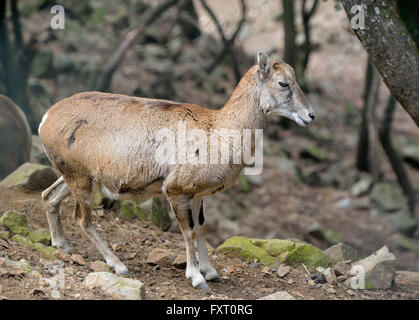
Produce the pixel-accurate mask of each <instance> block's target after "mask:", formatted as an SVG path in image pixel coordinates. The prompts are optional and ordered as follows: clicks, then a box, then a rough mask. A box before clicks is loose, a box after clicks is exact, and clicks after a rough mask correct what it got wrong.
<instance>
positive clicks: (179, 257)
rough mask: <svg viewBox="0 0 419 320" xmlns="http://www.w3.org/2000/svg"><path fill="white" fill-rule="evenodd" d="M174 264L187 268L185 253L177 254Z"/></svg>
mask: <svg viewBox="0 0 419 320" xmlns="http://www.w3.org/2000/svg"><path fill="white" fill-rule="evenodd" d="M173 266H174V267H175V268H178V269H185V268H186V255H185V254H183V253H182V254H179V255H177V257H176V259H175V261H174V262H173Z"/></svg>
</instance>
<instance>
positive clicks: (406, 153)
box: [403, 145, 419, 169]
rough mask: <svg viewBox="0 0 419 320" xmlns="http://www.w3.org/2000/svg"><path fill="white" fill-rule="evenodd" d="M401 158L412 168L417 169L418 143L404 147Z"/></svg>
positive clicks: (418, 163)
mask: <svg viewBox="0 0 419 320" xmlns="http://www.w3.org/2000/svg"><path fill="white" fill-rule="evenodd" d="M403 159H404V161H406V162H407V163H409V164H410V165H411V166H412V167H413V168H416V169H419V145H410V146H407V147H406V148H404V149H403Z"/></svg>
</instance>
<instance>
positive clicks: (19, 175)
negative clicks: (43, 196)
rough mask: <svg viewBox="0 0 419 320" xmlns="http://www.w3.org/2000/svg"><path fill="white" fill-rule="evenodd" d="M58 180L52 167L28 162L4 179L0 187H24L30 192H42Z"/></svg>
mask: <svg viewBox="0 0 419 320" xmlns="http://www.w3.org/2000/svg"><path fill="white" fill-rule="evenodd" d="M57 178H58V176H57V174H56V173H55V171H54V170H53V169H52V168H51V167H49V166H44V165H42V164H37V163H29V162H26V163H24V164H22V165H21V166H20V167H19V168H17V169H16V170H15V171H13V172H12V173H11V174H9V175H8V176H7V177H6V178H4V180H2V181H1V182H0V187H3V188H12V187H15V186H22V187H24V188H26V189H28V190H30V191H40V190H45V189H46V188H48V187H49V186H50V185H51V184H52V183H54V182H55V181H56V180H57Z"/></svg>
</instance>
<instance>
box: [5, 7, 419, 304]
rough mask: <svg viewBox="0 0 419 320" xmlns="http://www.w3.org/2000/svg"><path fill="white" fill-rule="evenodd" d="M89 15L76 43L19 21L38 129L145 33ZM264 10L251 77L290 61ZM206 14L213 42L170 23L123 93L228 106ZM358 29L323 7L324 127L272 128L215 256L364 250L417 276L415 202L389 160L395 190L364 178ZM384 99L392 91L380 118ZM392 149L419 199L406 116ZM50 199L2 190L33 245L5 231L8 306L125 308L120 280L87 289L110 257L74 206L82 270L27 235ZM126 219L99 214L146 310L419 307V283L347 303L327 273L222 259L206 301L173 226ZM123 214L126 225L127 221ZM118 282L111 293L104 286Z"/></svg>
mask: <svg viewBox="0 0 419 320" xmlns="http://www.w3.org/2000/svg"><path fill="white" fill-rule="evenodd" d="M92 3H93V4H94V9H95V11H96V13H95V14H91V15H90V16H89V18H86V19H85V20H77V19H71V18H69V19H68V20H67V27H66V30H65V32H61V33H54V32H51V30H49V27H48V21H49V20H48V17H49V16H50V14H49V12H46V11H44V12H32V11H30V10H31V7H30V6H25V9H24V10H23V12H22V16H23V17H24V18H25V20H24V21H25V24H24V28H25V31H31V32H37V34H39V37H40V39H39V40H40V43H39V49H40V53H39V54H38V55H37V57H36V59H35V61H34V70H32V74H31V77H30V79H29V80H30V82H29V90H30V93H31V101H32V103H33V105H34V106H35V107H36V108H37V110H38V111H37V112H38V113H39V114H40V116H41V115H42V114H43V112H44V111H45V110H46V109H47V108H48V107H50V106H51V105H52V104H53V103H54V102H55V101H57V100H59V99H61V98H63V97H65V96H68V95H70V94H73V93H75V92H79V91H85V90H92V89H93V88H94V85H93V84H94V83H95V80H96V79H97V76H98V74H99V73H100V70H101V68H102V66H103V64H104V62H105V61H106V59H107V57H109V56H110V54H111V52H112V50H113V48H115V46H116V45H117V44H118V43H119V41H120V35H121V34H125V33H126V32H127V31H128V30H130V28H133V27H134V26H135V25H136V22H137V20H138V19H139V17H140V16H141V12H142V11H141V8H134V9H133V10H128V11H127V10H126V8H125V9H124V8H122V7H121V8H119V7H118V5H115V3H116V2H113V4H109V5H108V7H109V10H119V9H121V10H120V14H119V15H118V18H112V16H107V15H106V10H105V11H104V9H103V7H104V6H105V5H104V4H103V3H104V2H102V1H92ZM255 3H256V2H253V1H251V3H249V22H248V24H247V25H246V27H245V28H244V30H243V32H242V33H241V35H240V37H239V41H238V43H237V45H238V46H239V47H240V50H239V53H238V54H246V55H248V61H246V59H243V61H245V62H243V65H242V68H243V71H244V70H245V69H246V68H247V67H248V65H249V64H251V63H252V62H253V61H254V59H253V57H254V54H255V53H256V51H257V50H265V51H266V52H269V53H272V57H275V56H276V57H280V56H282V51H281V50H282V34H283V33H282V23H281V21H280V20H278V15H275V14H272V13H273V12H279V9H280V8H278V7H277V6H278V1H261V2H260V3H261V5H255ZM257 3H258V4H259V1H258V2H257ZM211 5H212V6H213V7H214V11H215V12H216V14H217V15H218V16H219V17H220V19H221V21H222V22H223V26H225V27H226V29H227V30H228V31H231V30H232V28H234V21H237V20H238V19H239V16H238V14H237V12H238V11H237V8H236V7H235V3H234V2H233V1H229V2H227V3H226V2H225V1H221V0H220V1H218V0H214V1H211ZM82 7H83V6H80V7H79V9H80V10H81V9H82ZM124 10H125V11H124ZM198 11H199V14H200V23H201V24H202V25H204V26H206V27H205V30H207V32H208V33H206V34H204V35H203V36H202V37H200V38H199V39H197V40H196V41H194V42H186V43H185V42H182V41H181V40H182V39H181V38H180V37H179V36H178V31H179V30H178V28H172V29H171V26H172V23H173V21H172V20H171V19H172V18H173V17H171V16H170V15H168V16H167V17H166V18H165V19H162V21H161V22H160V23H159V25H158V26H157V27H156V28H157V31H156V28H150V30H148V31H147V39H148V40H147V43H146V42H142V43H138V44H136V45H135V46H134V47H133V48H132V50H130V52H129V53H128V54H127V56H126V59H125V60H124V63H123V64H122V65H121V67H120V68H119V69H118V71H117V72H116V73H115V76H114V81H113V84H112V90H113V91H114V92H118V93H125V94H130V95H138V96H149V97H159V98H169V99H173V100H178V101H187V102H191V103H198V104H201V105H205V106H208V107H218V106H220V105H222V104H223V103H224V102H225V101H226V99H227V98H228V96H229V94H230V93H231V90H232V88H233V84H234V77H233V76H232V72H231V68H230V67H229V61H228V59H227V61H226V62H225V63H224V64H223V65H221V66H220V67H219V68H218V69H217V70H216V71H215V72H214V73H213V74H212V75H210V76H208V75H205V74H202V71H201V69H202V67H203V65H205V63H206V62H207V61H210V60H211V59H213V58H214V55H215V54H216V52H217V50H218V49H220V45H219V43H217V42H216V41H214V39H213V38H211V37H209V36H208V34H211V35H213V36H215V37H216V32H215V29H214V28H213V27H211V23H209V20H208V17H207V16H206V15H205V13H203V12H202V10H201V9H200V8H199V10H198ZM76 13H77V12H76ZM233 13H234V14H233ZM111 18H112V19H111ZM127 21H128V23H127ZM298 24H299V26H300V27H301V24H300V22H298ZM98 25H100V26H102V27H101V28H98ZM348 25H349V24H348V22H347V17H346V16H345V13H344V12H343V10H336V9H335V7H334V2H333V1H326V2H321V4H320V10H319V11H318V13H317V14H316V15H315V17H314V18H313V23H312V28H313V42H314V43H315V44H316V50H315V51H314V52H313V54H312V56H311V60H310V64H309V67H308V70H307V79H308V82H309V84H310V93H309V94H308V98H309V100H310V101H311V103H312V105H313V106H314V108H315V110H316V116H317V117H316V121H315V123H314V124H313V126H311V127H310V128H304V129H301V128H298V127H296V126H294V125H291V126H288V125H284V124H278V122H276V121H273V122H272V123H271V124H270V126H269V128H268V129H267V130H266V132H265V139H264V170H263V173H262V175H261V176H257V177H250V176H249V177H240V178H239V179H238V181H237V183H236V184H235V185H234V186H233V187H232V188H231V189H229V190H227V191H226V192H224V193H221V194H216V195H214V196H212V197H208V198H207V199H205V201H204V208H205V214H206V221H207V241H208V243H209V244H210V245H211V246H212V247H213V248H215V249H216V248H218V247H219V246H220V245H221V244H223V243H224V242H225V241H226V240H227V239H229V238H231V237H233V236H246V237H249V238H261V239H288V238H291V239H299V240H302V241H306V242H307V243H310V244H312V245H314V246H315V247H317V248H319V249H321V250H325V249H327V248H329V247H330V246H332V245H335V244H336V243H340V242H344V243H346V244H349V245H350V246H352V247H353V248H354V249H355V250H357V251H358V253H359V256H360V258H364V257H367V256H369V255H371V254H373V253H374V252H376V251H377V250H379V249H380V248H382V247H383V246H387V247H388V249H389V250H390V252H391V253H392V254H393V255H394V256H395V260H394V265H395V268H396V270H398V271H406V270H408V271H412V272H419V253H418V247H419V233H418V232H419V231H417V230H416V227H417V223H416V221H414V220H413V221H412V219H411V218H410V217H409V215H408V214H406V202H405V199H404V197H403V196H401V194H400V190H399V189H398V188H397V185H396V184H395V176H394V174H393V173H392V170H391V168H390V166H389V164H388V163H387V161H386V158H385V156H384V154H383V153H382V152H381V151H379V156H378V159H377V161H378V164H377V166H379V167H380V168H381V171H382V172H381V173H382V180H383V182H384V183H379V184H376V185H371V183H370V182H369V176H368V175H363V174H360V173H359V172H357V170H356V169H355V168H354V157H355V156H354V155H355V152H356V144H357V134H358V128H359V123H360V109H361V107H362V105H363V102H362V94H363V92H362V90H363V81H364V80H363V79H364V68H365V61H366V54H365V52H364V50H363V48H362V46H361V45H360V43H359V41H358V39H357V38H356V37H355V36H354V35H353V34H352V33H351V31H350V30H349V27H348ZM300 27H299V28H300ZM150 41H151V43H150ZM51 69H52V70H53V72H50V71H51ZM0 89H1V88H0ZM0 91H1V90H0ZM387 95H388V91H387V90H386V89H385V87H384V85H383V86H382V87H381V93H380V97H381V98H380V101H379V106H378V111H377V112H378V114H381V112H382V110H383V108H384V106H385V104H386V99H387ZM393 139H394V141H395V145H396V147H397V148H398V149H399V150H400V154H401V155H402V156H403V158H404V159H405V160H406V169H407V170H408V174H409V177H410V179H411V180H412V182H413V183H414V184H415V187H416V188H418V185H417V182H418V181H419V171H418V170H417V169H418V163H419V160H418V158H419V156H418V151H417V148H418V145H419V136H418V132H417V127H415V125H414V124H413V122H412V120H411V119H410V118H409V117H408V116H407V115H406V113H405V112H404V111H403V110H402V108H398V109H397V110H396V113H395V120H394V123H393ZM33 141H34V146H33V154H32V159H31V162H34V163H43V164H47V165H48V160H47V159H45V156H44V155H43V153H42V147H41V146H40V144H39V139H38V137H37V136H33ZM408 163H409V164H408ZM46 172H49V171H48V170H46ZM50 173H51V172H49V173H47V174H46V175H45V172H44V174H43V175H42V177H44V178H43V179H42V181H41V182H42V183H41V185H42V184H46V185H48V183H50V182H51V180H50V179H51V178H52V175H50ZM388 182H389V183H388ZM39 187H40V186H39V185H38V186H37V187H35V188H34V190H30V189H28V188H22V187H12V188H9V187H8V186H6V185H4V186H2V187H0V215H3V214H4V213H5V212H7V211H8V210H15V211H17V212H20V213H23V214H25V216H26V218H27V229H23V233H22V230H21V231H19V230H17V231H19V232H12V231H10V230H8V229H7V228H6V227H5V226H4V225H2V226H0V297H2V298H5V299H120V298H124V295H123V294H122V293H121V291H118V290H115V288H117V287H119V284H118V285H115V279H112V278H108V279H107V281H105V282H103V284H102V285H104V288H102V289H99V288H90V287H92V286H93V287H94V285H93V284H92V283H94V281H93V280H95V281H97V279H93V278H92V277H90V278H88V280H86V277H88V275H89V274H92V272H95V271H96V272H99V271H107V269H106V267H104V266H103V264H102V263H100V262H98V261H101V257H100V255H99V253H98V252H97V251H96V250H95V249H94V248H93V246H92V245H91V244H90V242H88V241H87V239H86V238H85V237H84V235H83V234H82V233H81V232H80V230H79V228H78V226H77V225H76V224H75V223H74V222H73V220H72V217H71V215H72V210H73V206H74V202H73V200H72V198H71V197H69V198H68V199H66V200H65V201H64V202H63V204H62V208H61V209H62V212H63V213H62V221H63V225H64V231H65V234H66V237H67V238H68V239H69V240H70V245H71V248H72V253H73V254H75V255H74V256H66V255H63V254H60V253H56V252H55V250H54V249H52V248H50V247H48V246H46V247H43V246H42V245H36V246H35V245H34V242H33V241H32V240H31V242H28V241H27V240H25V239H27V236H28V235H27V234H26V233H27V232H29V231H31V232H32V231H36V230H39V229H40V228H41V229H45V230H47V229H48V226H47V221H46V218H45V215H44V212H43V209H42V203H41V199H40V190H39V189H40V188H39ZM44 187H45V186H44ZM119 205H120V208H119V209H118V206H113V207H111V208H110V209H107V208H108V206H105V207H106V208H103V207H102V206H101V205H98V206H97V208H96V210H95V216H94V223H95V225H96V227H97V229H98V232H99V234H100V235H101V237H102V238H103V239H105V240H106V242H107V243H108V244H109V245H110V246H111V247H112V249H113V250H114V251H115V253H116V254H117V255H118V256H119V257H120V258H121V260H122V261H123V262H124V263H125V264H126V265H127V266H128V268H129V270H130V271H131V272H132V274H131V276H130V277H129V278H130V279H135V280H138V281H140V282H141V283H143V285H144V286H141V285H139V283H136V282H135V283H130V284H129V285H128V286H131V288H134V289H130V290H128V291H129V292H130V293H131V294H134V295H137V296H138V297H144V296H146V297H147V298H148V299H259V298H262V297H265V296H268V295H270V294H272V293H275V292H279V291H285V292H286V293H287V294H288V295H290V296H292V297H293V298H295V299H418V298H419V285H418V283H417V281H416V282H415V281H413V280H412V281H407V282H406V281H405V277H403V275H402V274H396V276H395V279H394V281H393V283H392V286H391V287H390V288H389V289H380V290H354V289H348V288H347V287H346V286H345V285H344V282H343V281H336V282H332V283H327V282H326V283H316V282H319V281H317V280H316V279H318V278H315V280H316V281H314V280H313V279H312V276H313V275H315V274H317V273H318V272H316V271H315V270H311V269H310V270H309V271H308V272H307V271H306V270H305V268H304V267H303V266H302V265H301V264H300V265H294V266H292V267H291V268H290V269H289V271H288V270H287V266H288V264H287V263H286V261H285V260H284V261H281V260H280V261H276V262H275V263H274V264H273V265H269V266H267V265H264V264H263V263H261V261H259V260H258V259H257V258H256V260H254V259H253V260H251V261H248V260H246V259H243V257H242V256H239V257H232V256H231V255H230V254H228V252H227V253H221V252H219V251H216V250H214V251H211V258H212V261H213V262H214V266H215V267H216V269H217V270H218V271H219V273H220V276H221V280H222V283H210V284H209V285H210V287H211V289H212V291H211V292H201V291H198V290H195V289H193V288H192V287H191V285H190V281H189V280H186V279H185V276H184V272H185V270H184V269H182V268H183V267H184V263H182V260H183V259H184V256H183V254H184V244H183V239H182V236H181V234H180V232H179V228H178V227H177V226H176V223H173V224H172V226H171V227H170V229H169V231H168V232H163V231H161V230H160V229H159V228H157V227H156V226H155V225H154V224H153V223H152V222H151V221H150V220H149V219H145V220H144V218H145V217H144V216H143V215H142V213H141V211H139V210H137V209H135V208H136V206H137V205H136V204H132V203H131V204H129V203H128V204H127V203H125V204H124V203H122V204H119ZM165 205H166V204H165V203H164V202H163V206H165ZM124 208H126V209H127V210H128V211H129V212H128V213H127V212H126V210H121V209H124ZM134 209H135V210H134ZM418 217H419V211H418V210H417V212H416V219H417V218H418ZM172 218H173V217H172ZM173 221H174V220H173ZM25 230H26V231H25ZM15 231H16V230H15ZM13 233H17V234H18V235H19V236H16V235H14V236H13ZM44 236H45V235H44V234H43V233H42V232H39V233H35V234H31V235H30V236H28V237H29V238H30V239H33V240H34V241H38V240H39V239H40V238H42V239H43V237H44ZM37 237H38V238H37ZM12 238H13V239H12ZM42 241H43V240H42ZM35 243H36V242H35ZM45 244H48V240H45ZM157 249H159V250H161V251H158V252H157V253H159V252H160V258H161V259H160V260H158V263H157V264H156V263H155V262H156V261H154V263H153V262H152V261H151V260H150V259H152V257H153V255H154V257H155V255H156V251H154V252H153V250H157ZM41 251H42V252H43V253H41ZM151 253H153V255H152V256H151V257H150V254H151ZM54 254H55V255H54ZM57 257H58V259H57ZM21 259H24V260H25V262H22V261H21ZM52 259H53V260H52ZM175 260H176V263H175V265H176V266H174V265H173V263H174V262H175ZM19 261H20V262H19ZM255 261H256V262H255ZM284 268H285V269H284ZM284 270H285V271H287V272H285V271H284ZM284 273H285V274H284ZM107 276H109V275H107ZM109 277H110V276H109ZM105 280H106V279H105ZM341 280H342V279H341ZM108 281H111V285H107V283H108ZM112 281H113V282H112ZM320 282H322V281H320ZM112 284H113V285H112ZM288 295H286V294H284V293H282V294H281V297H282V298H290V297H289V296H288Z"/></svg>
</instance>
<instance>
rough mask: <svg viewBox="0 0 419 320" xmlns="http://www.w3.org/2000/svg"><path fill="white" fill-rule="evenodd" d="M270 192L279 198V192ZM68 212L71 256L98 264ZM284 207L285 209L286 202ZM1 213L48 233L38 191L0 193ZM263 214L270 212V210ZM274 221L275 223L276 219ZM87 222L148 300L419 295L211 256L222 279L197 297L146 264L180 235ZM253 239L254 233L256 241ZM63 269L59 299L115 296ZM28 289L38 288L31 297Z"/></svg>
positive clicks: (24, 284) (21, 290) (43, 264)
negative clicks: (320, 280) (17, 214)
mask: <svg viewBox="0 0 419 320" xmlns="http://www.w3.org/2000/svg"><path fill="white" fill-rule="evenodd" d="M273 178H274V177H273ZM273 180H274V179H273ZM277 194H279V196H280V197H281V193H277ZM258 197H260V196H258V195H257V192H255V194H254V198H255V199H256V198H258ZM289 197H290V195H289V193H288V198H289ZM323 201H324V200H323ZM303 205H304V207H306V210H310V208H311V210H312V206H313V204H303ZM314 205H315V204H314ZM319 205H321V204H319ZM72 206H73V200H72V199H71V198H68V199H67V200H65V201H64V202H63V205H62V222H63V226H64V230H65V234H66V236H67V238H68V239H69V240H70V243H71V249H72V252H73V253H79V254H81V255H82V256H83V257H84V258H85V260H86V262H87V263H88V262H91V261H95V260H100V259H101V257H100V255H99V253H98V252H97V251H96V250H95V248H94V247H93V246H92V245H91V244H90V242H88V241H87V239H86V238H85V237H84V235H83V234H82V233H81V232H80V230H79V228H78V226H77V225H76V224H74V223H73V221H72V217H71V213H72ZM274 206H275V205H274V204H272V203H271V204H270V206H269V207H270V208H272V210H274ZM284 206H286V201H285V203H284ZM8 209H14V210H18V211H21V212H25V213H26V215H27V217H28V220H29V227H30V228H31V229H37V228H39V227H41V228H47V223H46V219H45V215H44V212H43V210H42V204H41V200H40V195H39V193H25V192H23V191H21V190H19V189H12V190H1V192H0V212H4V211H5V210H8ZM265 211H266V212H274V211H271V210H265ZM329 214H330V213H329ZM294 215H295V214H294ZM353 215H354V216H358V217H357V220H358V222H357V223H360V224H362V223H361V221H360V219H359V217H360V216H361V217H363V218H362V221H363V222H364V223H367V221H368V218H367V219H365V218H366V216H367V215H368V214H367V213H353ZM274 216H275V215H273V214H268V213H266V214H265V215H264V216H262V217H259V218H261V219H263V220H264V221H265V223H266V225H270V224H271V223H272V220H275V217H274ZM291 216H292V214H291ZM326 216H327V214H325V218H326ZM276 218H277V219H279V220H281V219H280V215H278V214H277V217H276ZM292 219H293V218H291V219H290V218H288V219H287V220H288V222H287V223H285V224H284V226H287V227H284V228H280V227H277V228H278V230H282V231H281V232H280V233H279V234H278V236H279V237H282V236H287V235H290V236H292V235H293V232H292V231H291V230H292V229H293V228H292V223H291V222H290V221H291V220H292ZM341 219H342V218H341V217H339V216H338V217H337V219H336V217H335V218H334V219H333V221H334V223H335V224H336V225H339V224H340V225H342V226H345V223H344V221H350V220H354V219H351V217H348V216H346V217H345V219H342V220H341ZM339 220H340V221H339ZM94 222H95V225H96V227H97V229H98V232H99V234H100V235H101V236H102V237H103V239H104V240H106V242H107V243H108V244H109V245H111V246H112V247H113V248H114V250H115V252H116V253H117V255H118V256H119V257H120V258H121V260H122V261H123V262H124V263H125V264H126V265H127V267H128V268H129V270H130V271H131V272H132V275H131V277H132V278H134V279H138V280H140V281H142V282H144V283H145V285H146V293H147V296H148V298H149V299H257V298H260V297H263V296H266V295H268V294H270V293H273V292H276V291H279V290H285V291H287V292H289V293H290V294H291V295H293V296H294V297H296V298H297V299H417V298H418V297H419V295H418V292H419V291H418V290H419V288H415V287H409V288H403V287H397V286H395V287H393V288H392V289H391V290H377V291H360V292H356V291H354V290H348V289H347V288H345V287H344V286H343V285H342V284H340V283H337V284H334V285H330V284H316V285H310V284H309V279H310V276H309V275H308V274H307V273H306V272H305V271H304V270H297V269H292V271H291V272H290V273H289V274H288V275H286V276H285V277H284V278H280V277H279V276H278V275H277V273H276V272H275V269H271V268H264V267H262V266H260V265H257V264H254V263H245V262H242V261H240V260H232V259H230V258H228V257H225V256H224V255H221V254H213V255H212V261H213V262H214V266H215V268H216V269H217V270H218V271H219V273H220V275H221V277H222V283H210V284H209V285H210V287H211V289H212V291H211V292H209V293H207V292H202V291H199V290H196V289H194V288H192V286H191V285H190V281H189V280H187V279H186V278H185V276H184V270H180V269H176V268H174V267H171V268H162V267H157V266H151V265H148V264H147V263H146V262H145V261H146V257H147V254H148V253H149V252H150V251H151V250H152V249H153V248H167V249H172V250H173V251H174V252H175V253H178V254H179V253H182V252H183V251H184V243H183V238H182V236H181V235H180V234H178V233H172V232H166V233H162V232H161V231H159V230H158V229H157V228H156V227H155V226H154V225H152V224H151V223H150V222H144V221H140V220H138V219H127V218H122V217H118V216H117V214H115V213H114V212H107V214H106V215H105V216H104V217H99V216H95V218H94ZM247 224H248V225H252V219H250V220H248V222H247ZM368 224H369V225H370V227H369V231H368V232H366V233H363V235H364V239H365V240H366V242H368V241H374V240H375V239H373V238H374V237H373V236H371V234H374V232H375V231H377V230H379V229H380V227H379V224H377V223H368ZM344 228H345V227H344ZM344 228H343V229H344ZM340 230H342V228H341V229H340ZM364 230H365V229H364ZM259 232H263V230H259ZM294 232H295V230H294ZM381 232H387V230H385V228H383V227H381ZM349 233H350V232H348V234H349ZM257 234H258V233H257V232H256V233H255V235H257ZM365 234H368V235H370V237H371V239H368V237H365ZM213 236H214V234H212V233H211V232H210V233H209V235H208V238H209V239H211V238H212V237H213ZM353 237H354V238H355V237H356V235H353ZM0 247H1V254H2V255H3V256H7V257H9V258H10V259H12V260H20V259H25V260H26V261H28V263H29V264H30V265H31V266H32V267H33V268H34V269H35V270H37V271H39V272H40V274H41V275H42V276H43V277H47V278H48V277H51V276H53V275H54V273H51V271H50V270H51V267H53V266H54V264H55V265H56V266H57V265H58V264H59V262H58V261H55V262H53V263H52V262H47V261H46V260H45V259H42V257H41V255H40V254H38V253H37V252H36V251H34V250H32V249H29V248H27V247H25V246H22V245H19V244H17V243H15V242H12V241H1V242H0ZM67 267H71V268H70V269H65V274H66V277H65V288H62V289H60V292H61V293H62V295H63V298H64V299H111V298H117V297H115V296H109V295H106V294H104V293H103V292H100V291H99V290H96V291H90V290H87V289H86V288H85V287H84V286H83V284H82V281H83V279H84V278H85V276H86V275H87V274H88V272H90V270H89V269H88V267H87V266H78V265H75V264H71V263H68V262H67V263H65V264H64V268H67ZM68 270H71V271H68ZM1 286H2V291H1V292H0V295H1V296H3V297H4V298H7V299H48V298H49V296H48V294H49V290H50V288H49V287H48V286H43V283H42V281H39V279H36V278H32V277H29V276H22V275H15V276H11V277H10V276H9V277H2V279H1ZM35 288H36V289H39V290H37V291H34V290H33V289H35Z"/></svg>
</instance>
